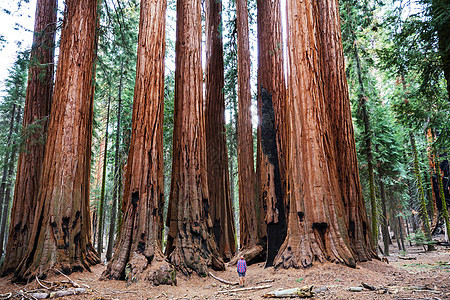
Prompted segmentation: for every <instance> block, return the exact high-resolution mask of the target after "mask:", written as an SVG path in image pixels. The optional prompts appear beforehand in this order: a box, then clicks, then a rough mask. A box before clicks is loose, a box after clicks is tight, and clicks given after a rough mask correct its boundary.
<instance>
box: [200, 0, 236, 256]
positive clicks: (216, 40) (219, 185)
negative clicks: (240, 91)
mask: <svg viewBox="0 0 450 300" xmlns="http://www.w3.org/2000/svg"><path fill="white" fill-rule="evenodd" d="M221 15H222V1H217V0H208V1H206V72H205V74H206V101H205V102H206V105H205V130H206V157H207V170H208V190H209V199H210V205H211V210H210V211H211V219H212V222H213V233H214V237H215V240H216V244H217V247H218V248H219V252H220V255H221V256H222V258H223V259H224V260H225V261H229V260H230V259H231V258H232V257H233V256H234V254H235V252H236V241H235V237H234V234H235V230H234V218H233V206H232V203H231V198H230V176H229V173H228V153H227V141H226V132H225V97H224V92H223V88H224V68H223V43H222V32H221V28H222V27H221V26H222V17H221Z"/></svg>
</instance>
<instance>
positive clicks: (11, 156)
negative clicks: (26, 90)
mask: <svg viewBox="0 0 450 300" xmlns="http://www.w3.org/2000/svg"><path fill="white" fill-rule="evenodd" d="M14 106H15V105H14ZM11 115H15V120H14V122H13V128H12V131H14V132H15V133H16V134H19V132H20V125H19V124H20V122H21V112H20V106H19V107H17V114H14V113H12V114H11ZM11 142H12V145H10V146H11V149H10V151H9V153H7V155H8V157H7V159H6V165H5V166H4V168H5V169H8V172H7V176H6V178H5V179H6V182H5V190H4V191H5V194H4V199H3V211H0V212H1V214H2V215H1V226H0V255H1V253H3V249H4V248H3V244H4V242H5V240H6V234H5V233H6V225H7V223H8V211H9V206H10V204H11V184H12V180H13V173H14V168H15V166H16V164H15V163H16V155H17V148H18V145H17V141H11ZM0 208H1V206H0Z"/></svg>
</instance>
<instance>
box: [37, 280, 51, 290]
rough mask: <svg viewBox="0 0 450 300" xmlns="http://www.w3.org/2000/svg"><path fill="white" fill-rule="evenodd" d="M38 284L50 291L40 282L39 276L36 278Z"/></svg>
mask: <svg viewBox="0 0 450 300" xmlns="http://www.w3.org/2000/svg"><path fill="white" fill-rule="evenodd" d="M36 282H37V283H38V284H39V285H40V286H41V287H43V288H44V289H46V290H49V291H50V288H49V287H47V286H45V285H44V284H43V283H42V282H40V281H39V278H38V277H37V276H36Z"/></svg>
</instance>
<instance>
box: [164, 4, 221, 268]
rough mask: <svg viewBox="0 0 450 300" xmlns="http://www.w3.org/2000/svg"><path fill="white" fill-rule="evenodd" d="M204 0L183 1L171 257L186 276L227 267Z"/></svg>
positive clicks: (178, 48) (170, 220) (180, 9)
mask: <svg viewBox="0 0 450 300" xmlns="http://www.w3.org/2000/svg"><path fill="white" fill-rule="evenodd" d="M200 4H201V1H200V0H194V1H187V0H178V1H177V30H176V32H177V41H176V45H175V51H176V61H175V66H176V67H175V115H174V132H173V162H172V183H171V188H170V197H169V208H168V216H167V225H168V226H169V234H168V237H167V247H166V254H167V256H168V257H169V260H170V262H171V263H172V264H173V265H174V266H176V268H177V269H179V270H181V271H182V272H183V273H184V274H185V275H189V274H191V273H192V272H196V273H197V274H199V275H203V276H205V275H207V274H208V267H209V266H211V267H213V268H214V269H220V270H223V269H224V267H225V266H224V264H223V261H222V260H221V258H220V254H219V252H218V249H217V245H216V242H215V240H214V237H213V232H212V227H213V224H212V221H211V215H210V199H209V194H208V180H207V175H206V137H205V118H204V113H203V99H202V98H203V97H202V67H201V55H200V54H201V6H200Z"/></svg>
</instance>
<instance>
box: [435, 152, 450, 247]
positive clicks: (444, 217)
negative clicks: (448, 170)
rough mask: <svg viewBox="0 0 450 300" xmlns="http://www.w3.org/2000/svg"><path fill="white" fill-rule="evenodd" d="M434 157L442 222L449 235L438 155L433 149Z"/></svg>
mask: <svg viewBox="0 0 450 300" xmlns="http://www.w3.org/2000/svg"><path fill="white" fill-rule="evenodd" d="M434 157H435V161H436V176H437V180H438V186H439V196H440V198H441V205H442V208H441V211H442V217H443V219H444V223H445V224H444V226H445V227H446V230H447V235H450V222H449V218H448V210H447V203H446V200H445V194H444V185H443V184H442V177H443V175H442V174H441V167H440V162H439V156H438V154H437V151H436V149H435V150H434ZM447 242H448V241H447Z"/></svg>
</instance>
